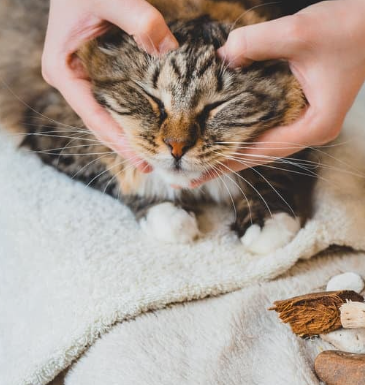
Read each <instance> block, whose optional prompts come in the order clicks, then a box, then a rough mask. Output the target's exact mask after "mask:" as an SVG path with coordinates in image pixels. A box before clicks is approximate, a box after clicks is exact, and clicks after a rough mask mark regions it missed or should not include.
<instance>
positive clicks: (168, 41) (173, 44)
mask: <svg viewBox="0 0 365 385" xmlns="http://www.w3.org/2000/svg"><path fill="white" fill-rule="evenodd" d="M178 47H179V43H178V42H177V40H176V39H175V38H174V37H173V36H172V35H167V36H166V37H165V38H164V39H163V40H162V41H161V43H160V44H159V46H158V52H159V53H160V54H165V53H167V52H169V51H172V50H174V49H176V48H178Z"/></svg>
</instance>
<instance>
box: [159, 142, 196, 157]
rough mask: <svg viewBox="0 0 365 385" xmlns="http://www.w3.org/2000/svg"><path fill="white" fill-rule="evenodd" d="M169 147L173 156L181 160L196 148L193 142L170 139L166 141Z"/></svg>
mask: <svg viewBox="0 0 365 385" xmlns="http://www.w3.org/2000/svg"><path fill="white" fill-rule="evenodd" d="M164 142H165V143H166V145H167V147H169V149H170V152H171V155H172V156H173V157H174V158H175V159H176V160H179V159H181V158H182V157H183V155H184V154H185V153H186V152H187V151H188V150H189V149H190V148H191V147H193V146H194V144H195V143H194V142H192V141H184V140H174V139H170V138H166V139H164Z"/></svg>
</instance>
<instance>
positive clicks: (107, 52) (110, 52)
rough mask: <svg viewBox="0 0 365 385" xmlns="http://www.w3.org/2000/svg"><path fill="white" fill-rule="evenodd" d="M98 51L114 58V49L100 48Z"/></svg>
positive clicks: (115, 52)
mask: <svg viewBox="0 0 365 385" xmlns="http://www.w3.org/2000/svg"><path fill="white" fill-rule="evenodd" d="M98 49H99V50H100V51H101V52H102V53H104V54H105V55H107V56H116V54H117V50H116V49H115V48H114V47H100V46H98Z"/></svg>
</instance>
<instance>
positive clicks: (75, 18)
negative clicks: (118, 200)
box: [42, 0, 178, 172]
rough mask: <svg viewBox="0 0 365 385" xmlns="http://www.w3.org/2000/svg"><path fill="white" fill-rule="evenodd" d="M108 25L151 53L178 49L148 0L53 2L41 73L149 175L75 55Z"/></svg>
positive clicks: (113, 145) (110, 143)
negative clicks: (131, 37)
mask: <svg viewBox="0 0 365 385" xmlns="http://www.w3.org/2000/svg"><path fill="white" fill-rule="evenodd" d="M109 23H112V24H114V25H117V26H118V27H120V28H121V29H123V30H124V31H126V32H127V33H128V34H130V35H133V37H134V39H135V40H136V42H137V43H138V45H140V46H141V47H142V48H143V49H145V50H146V51H147V52H149V53H150V54H153V55H159V54H163V53H166V52H168V51H169V50H172V49H174V48H177V47H178V43H177V41H176V39H175V38H174V36H173V35H172V33H171V32H170V30H169V28H168V27H167V25H166V23H165V20H164V18H163V17H162V15H161V14H160V13H159V12H158V11H157V10H156V9H155V8H154V7H152V6H151V5H150V4H149V3H147V2H146V1H144V0H108V1H103V0H77V1H75V0H51V1H50V13H49V20H48V28H47V34H46V41H45V45H44V51H43V58H42V74H43V77H44V79H45V80H46V81H47V82H48V83H49V84H50V85H52V86H53V87H55V88H57V89H58V90H59V91H60V92H61V94H62V95H63V97H64V98H65V99H66V101H67V102H68V103H69V104H70V106H71V107H72V108H73V109H74V110H75V112H76V113H77V114H78V115H79V116H80V117H81V119H82V120H83V122H84V123H85V125H86V126H87V127H88V128H89V129H90V130H91V131H92V132H93V134H94V135H95V136H96V137H97V138H98V139H99V140H100V141H101V142H103V143H104V144H106V145H107V146H109V147H111V148H112V149H113V150H114V151H116V152H118V153H120V154H122V155H123V157H125V158H128V159H129V160H130V161H131V162H132V163H133V164H134V165H135V166H136V167H137V168H138V169H139V170H140V171H142V172H149V171H151V167H150V166H149V165H148V164H147V163H146V162H144V161H143V160H142V159H139V158H138V156H136V155H135V154H134V153H133V152H132V151H131V149H130V148H129V147H128V143H127V141H126V139H125V137H124V136H123V131H122V128H121V127H120V126H119V125H118V124H117V123H116V122H115V121H114V120H113V119H112V118H111V116H110V115H109V113H108V112H107V111H105V110H104V109H103V108H102V107H101V106H100V105H99V104H98V103H97V102H96V101H95V99H94V97H93V95H92V91H91V84H90V82H89V81H88V79H87V76H86V74H85V72H84V70H83V68H82V66H81V65H80V63H79V62H78V60H77V58H76V57H75V55H74V53H75V52H76V51H77V49H78V48H79V47H80V46H81V45H82V44H83V43H85V42H86V41H88V40H90V39H93V38H95V37H96V36H98V35H101V34H103V33H105V32H106V31H107V29H108V26H109V25H110V24H109Z"/></svg>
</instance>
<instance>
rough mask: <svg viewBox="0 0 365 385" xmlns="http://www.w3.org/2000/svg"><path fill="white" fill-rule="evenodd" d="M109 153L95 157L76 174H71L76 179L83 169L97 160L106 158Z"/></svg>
mask: <svg viewBox="0 0 365 385" xmlns="http://www.w3.org/2000/svg"><path fill="white" fill-rule="evenodd" d="M108 155H109V154H104V155H101V156H98V157H97V158H95V159H93V160H92V161H90V162H89V163H87V164H86V165H85V166H83V167H81V168H80V169H79V170H78V171H77V172H76V173H75V174H74V175H72V176H71V179H75V178H76V177H77V175H79V174H80V173H81V172H82V171H84V170H85V169H86V168H87V167H90V166H91V165H92V164H94V163H95V162H98V161H99V160H101V159H103V158H105V157H106V156H108Z"/></svg>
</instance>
